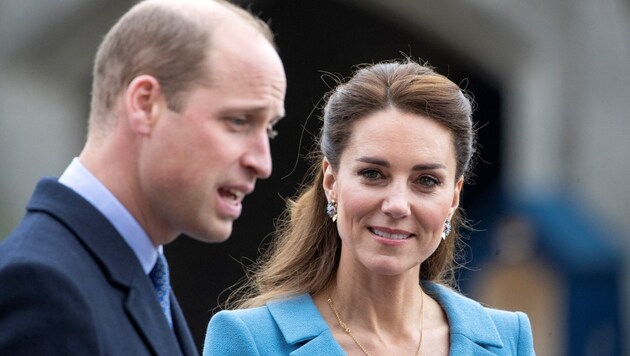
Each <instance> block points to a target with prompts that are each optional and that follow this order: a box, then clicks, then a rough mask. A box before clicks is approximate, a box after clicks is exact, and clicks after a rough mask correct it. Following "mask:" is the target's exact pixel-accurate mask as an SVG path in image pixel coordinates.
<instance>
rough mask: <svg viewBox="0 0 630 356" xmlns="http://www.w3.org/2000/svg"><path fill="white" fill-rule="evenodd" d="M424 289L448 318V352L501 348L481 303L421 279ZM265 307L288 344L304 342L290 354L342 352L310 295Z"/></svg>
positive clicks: (481, 354)
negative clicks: (323, 351) (449, 330)
mask: <svg viewBox="0 0 630 356" xmlns="http://www.w3.org/2000/svg"><path fill="white" fill-rule="evenodd" d="M423 288H424V289H425V291H426V292H427V293H428V294H429V295H431V296H432V297H433V298H435V300H436V301H437V302H438V303H439V304H440V305H441V306H442V308H443V309H444V311H445V313H446V315H447V317H448V320H449V324H450V329H451V342H450V344H451V350H450V354H451V355H479V356H484V355H494V353H492V352H491V351H489V350H488V349H487V347H496V348H502V347H503V343H502V341H501V336H500V334H499V332H498V331H497V329H496V327H495V323H494V320H493V319H492V318H491V317H490V315H489V314H488V312H487V311H486V309H485V308H484V307H483V306H482V305H481V304H479V303H478V302H476V301H474V300H472V299H469V298H466V297H464V296H463V295H461V294H459V293H457V292H455V291H453V290H451V289H449V288H448V287H445V286H442V285H439V284H435V283H431V282H424V283H423ZM267 307H268V308H269V311H270V313H271V315H272V316H273V318H274V319H275V320H276V322H277V325H278V327H279V328H280V331H281V332H282V334H283V336H284V338H285V341H286V342H287V343H289V344H299V343H304V344H303V345H302V346H301V347H299V348H298V349H296V350H295V351H294V352H293V353H291V355H293V356H301V355H314V354H321V352H322V350H326V354H331V355H345V353H344V351H343V350H342V349H341V347H340V346H339V345H338V344H337V342H336V341H335V339H334V337H333V336H332V332H331V331H330V328H329V327H328V324H326V322H325V321H324V319H323V318H322V316H321V314H320V313H319V310H318V309H317V307H316V306H315V304H314V303H313V299H312V298H311V296H310V295H308V294H301V295H298V296H295V297H292V298H288V299H282V300H278V301H272V302H269V303H268V304H267Z"/></svg>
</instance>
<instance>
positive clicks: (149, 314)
mask: <svg viewBox="0 0 630 356" xmlns="http://www.w3.org/2000/svg"><path fill="white" fill-rule="evenodd" d="M27 209H29V210H39V211H45V212H46V213H48V214H50V215H52V216H54V217H56V218H57V219H59V220H60V221H62V222H63V223H64V224H65V225H66V226H67V227H68V228H69V229H70V230H72V231H73V232H74V233H75V235H76V236H77V238H78V239H79V240H80V241H81V243H82V244H83V245H84V246H85V247H86V249H88V250H89V251H90V252H91V254H92V256H94V258H95V259H96V260H97V261H98V262H99V265H101V268H102V269H103V272H104V273H105V275H106V276H107V278H108V280H109V282H110V283H111V284H112V287H113V288H118V289H121V290H122V291H124V292H126V299H125V300H124V301H122V303H123V304H124V306H125V308H126V310H127V312H128V315H129V317H130V318H131V319H132V322H133V323H134V325H135V326H136V328H137V329H138V331H139V333H140V334H141V335H142V337H143V338H144V339H145V340H147V341H148V344H149V345H150V348H151V349H152V351H153V353H155V354H157V355H180V354H181V351H180V350H179V346H178V343H177V340H176V339H175V336H174V334H173V332H172V331H171V330H170V328H169V326H168V324H167V323H166V320H165V319H164V318H163V317H162V310H161V308H160V305H159V303H158V301H157V298H156V297H155V292H154V291H153V287H152V285H151V281H150V280H149V278H148V277H147V275H146V274H145V273H144V271H143V270H142V267H141V266H140V262H139V261H138V259H137V258H136V256H135V255H134V253H133V251H132V250H131V248H129V246H128V245H127V244H126V243H125V241H124V240H123V238H122V237H121V236H120V235H119V234H118V231H117V230H116V229H115V228H114V227H113V225H112V224H111V223H110V222H109V221H108V220H107V219H106V218H105V217H104V216H103V215H102V214H101V213H100V212H99V211H98V210H97V209H96V208H94V206H92V205H91V204H90V203H88V202H87V201H86V200H85V199H83V198H82V197H81V196H79V195H78V194H76V193H75V192H74V191H73V190H71V189H70V188H68V187H66V186H64V185H62V184H60V183H58V182H57V181H56V180H55V179H50V178H49V179H42V180H41V181H40V182H39V183H38V184H37V187H36V189H35V193H34V194H33V198H32V199H31V201H30V202H29V204H28V206H27Z"/></svg>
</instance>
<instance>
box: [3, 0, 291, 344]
mask: <svg viewBox="0 0 630 356" xmlns="http://www.w3.org/2000/svg"><path fill="white" fill-rule="evenodd" d="M272 41H273V39H272V35H271V32H270V30H269V29H268V28H267V27H266V25H265V24H264V23H262V22H261V21H260V20H258V19H256V18H254V17H253V16H252V15H250V14H249V13H247V12H246V11H244V10H242V9H240V8H238V7H236V6H234V5H231V4H229V3H225V2H222V1H219V0H217V1H211V0H196V1H195V0H186V1H182V0H174V1H168V0H146V1H144V2H141V3H139V4H137V5H136V6H134V7H133V8H132V9H131V10H130V11H129V12H127V13H126V14H125V15H124V16H123V17H122V18H121V19H120V20H119V21H118V22H117V23H116V24H115V25H114V27H113V28H112V29H111V30H110V32H109V33H108V34H107V36H106V37H105V38H104V40H103V43H102V44H101V46H100V47H99V50H98V53H97V56H96V61H95V66H94V83H93V92H92V104H91V112H90V118H89V130H88V137H87V142H86V145H85V147H84V149H83V151H82V152H81V154H80V156H79V157H78V158H75V159H74V160H73V161H72V163H71V164H70V166H69V167H68V168H67V169H66V171H65V172H64V173H63V175H62V176H61V177H60V178H59V179H58V180H57V179H42V180H41V181H40V182H39V183H38V186H37V188H36V189H35V192H34V193H33V197H32V198H31V200H30V202H29V203H28V206H27V213H26V216H25V218H24V220H23V221H22V222H21V224H20V225H19V226H18V227H17V228H16V229H15V230H14V231H13V233H12V234H11V235H10V236H9V237H8V238H7V239H6V240H5V241H4V242H3V243H2V244H0V354H2V355H153V354H158V355H179V354H185V355H194V354H197V350H196V348H195V345H194V343H193V340H192V337H191V335H190V331H189V330H188V327H187V326H186V323H185V321H184V319H183V316H182V312H181V310H180V309H179V306H178V304H177V301H176V299H175V297H174V295H173V294H172V293H171V292H169V290H168V284H166V285H164V284H163V282H164V281H168V274H167V273H168V269H167V268H166V265H165V262H164V257H163V255H162V246H163V245H165V244H167V243H169V242H171V241H173V240H174V239H175V238H176V237H177V236H178V235H179V234H182V233H184V234H186V235H189V236H191V237H193V238H196V239H199V240H201V241H205V242H220V241H224V240H225V239H227V238H228V237H229V235H230V233H231V231H232V222H233V221H234V220H235V219H236V218H238V216H239V215H240V213H241V201H242V199H243V197H244V196H245V195H246V194H248V193H250V192H252V190H253V189H254V184H255V181H256V179H257V178H266V177H268V176H269V175H270V174H271V157H270V151H269V138H270V136H272V135H273V134H274V131H273V126H274V125H275V124H276V123H277V122H278V120H280V118H281V117H282V116H283V115H284V95H285V90H286V79H285V74H284V70H283V67H282V62H281V61H280V58H279V56H278V54H277V53H276V51H275V49H274V46H273V44H272ZM156 292H157V293H156Z"/></svg>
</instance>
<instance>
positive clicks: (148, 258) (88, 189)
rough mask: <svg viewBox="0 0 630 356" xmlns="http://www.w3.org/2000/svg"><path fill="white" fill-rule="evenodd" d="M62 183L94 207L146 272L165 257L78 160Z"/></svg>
mask: <svg viewBox="0 0 630 356" xmlns="http://www.w3.org/2000/svg"><path fill="white" fill-rule="evenodd" d="M59 183H62V184H63V185H66V186H67V187H69V188H71V189H72V190H74V191H75V192H77V193H78V194H79V195H81V196H82V197H83V198H84V199H85V200H87V201H88V202H90V204H92V205H94V207H96V209H98V210H99V211H100V212H101V213H102V214H103V215H104V216H105V217H106V218H107V220H109V221H110V222H111V223H112V225H114V227H115V228H116V230H118V232H119V233H120V235H121V236H122V237H123V239H124V240H125V242H126V243H127V244H128V245H129V247H131V250H133V252H134V253H135V254H136V257H138V260H139V261H140V264H141V265H142V268H143V269H144V272H145V273H146V274H149V272H151V269H152V268H153V266H154V265H155V261H156V260H157V254H158V253H162V246H159V247H155V246H153V243H152V242H151V239H150V238H149V235H147V233H146V232H145V231H144V229H143V228H142V227H141V226H140V224H139V223H138V221H136V219H134V217H133V216H132V215H131V213H130V212H129V211H128V210H127V208H125V207H124V206H123V205H122V204H121V203H120V201H118V199H116V197H115V196H114V195H113V194H112V193H111V192H110V191H109V190H108V189H107V188H106V187H105V186H104V185H103V183H101V182H100V181H99V180H98V179H97V178H96V177H95V176H94V175H93V174H92V173H91V172H90V171H88V170H87V168H85V166H84V165H83V164H81V162H80V161H79V158H78V157H75V158H74V159H73V160H72V162H71V163H70V165H69V166H68V168H66V170H65V171H64V172H63V174H62V175H61V177H59Z"/></svg>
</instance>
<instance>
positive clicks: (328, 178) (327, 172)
mask: <svg viewBox="0 0 630 356" xmlns="http://www.w3.org/2000/svg"><path fill="white" fill-rule="evenodd" d="M322 172H323V175H324V179H323V182H322V185H323V187H324V192H326V198H328V201H331V200H333V199H334V200H336V199H337V193H336V192H335V187H336V184H335V183H336V182H337V177H336V174H335V171H334V170H333V167H332V165H331V164H330V162H329V161H328V158H326V157H324V159H323V161H322Z"/></svg>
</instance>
